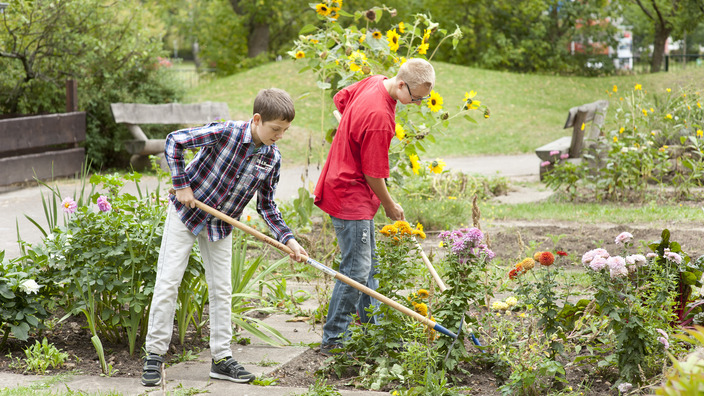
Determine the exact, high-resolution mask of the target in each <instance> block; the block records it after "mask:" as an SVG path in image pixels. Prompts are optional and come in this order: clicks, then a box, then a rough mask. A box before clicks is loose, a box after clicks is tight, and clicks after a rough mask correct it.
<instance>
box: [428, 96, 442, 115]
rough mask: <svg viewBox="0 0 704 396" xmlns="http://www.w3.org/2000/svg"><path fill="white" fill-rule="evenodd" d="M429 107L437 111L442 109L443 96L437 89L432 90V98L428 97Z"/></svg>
mask: <svg viewBox="0 0 704 396" xmlns="http://www.w3.org/2000/svg"><path fill="white" fill-rule="evenodd" d="M428 107H429V108H430V111H432V112H434V113H437V112H438V111H440V110H442V96H440V94H439V93H437V92H435V90H433V91H431V92H430V98H428Z"/></svg>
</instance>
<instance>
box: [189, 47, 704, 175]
mask: <svg viewBox="0 0 704 396" xmlns="http://www.w3.org/2000/svg"><path fill="white" fill-rule="evenodd" d="M303 65H304V64H303V63H296V62H294V61H291V60H287V61H283V62H275V63H269V64H266V65H263V66H260V67H257V68H254V69H250V70H247V71H245V72H242V73H239V74H236V75H232V76H228V77H224V78H218V79H214V80H212V81H210V82H206V83H204V84H200V85H198V86H196V87H194V88H193V89H191V90H189V91H188V96H187V98H186V99H185V102H199V101H206V100H210V101H224V102H227V104H228V105H229V107H230V113H231V115H232V118H233V119H242V118H247V117H249V116H250V115H251V111H252V110H251V109H252V103H253V101H254V96H255V95H256V94H257V92H258V91H259V90H260V89H262V88H269V87H279V88H282V89H285V90H286V91H288V92H289V93H290V94H291V95H292V96H293V97H294V100H295V102H296V113H297V114H296V119H295V120H294V122H293V125H294V127H295V128H292V130H291V133H290V134H289V136H287V137H286V138H284V139H283V140H282V141H280V142H279V143H278V145H279V147H280V148H281V150H282V152H283V154H284V158H286V159H287V162H289V163H294V164H303V163H305V158H306V151H307V147H308V144H309V137H310V136H311V134H312V136H313V138H312V139H311V145H312V146H313V148H314V149H313V152H314V153H315V155H316V156H317V155H320V153H321V152H322V153H323V154H322V155H325V154H327V146H325V145H322V144H321V143H320V142H321V141H322V137H321V136H322V134H321V130H322V129H326V128H330V127H331V126H332V125H333V124H332V123H333V117H332V116H331V115H330V111H331V109H332V107H331V106H332V104H331V103H332V100H331V99H330V98H329V97H326V98H325V105H324V107H321V102H322V94H321V92H320V90H319V89H317V87H316V85H315V81H314V79H313V75H312V74H311V73H309V72H304V73H301V74H299V73H298V70H299V69H300V67H302V66H303ZM434 65H435V68H436V71H437V86H436V91H438V92H439V93H440V95H442V96H443V99H444V108H445V109H446V110H448V111H449V112H450V113H451V114H454V112H455V111H456V108H459V106H460V105H462V103H463V99H464V93H465V92H467V91H469V90H475V91H477V93H478V94H477V96H476V98H475V99H477V100H480V101H481V102H482V103H483V104H486V105H488V106H489V107H490V108H491V118H489V119H486V120H485V119H484V118H483V117H482V116H481V114H478V113H477V114H476V116H475V118H476V119H478V121H479V123H478V124H470V123H468V122H466V121H464V120H462V119H457V120H456V122H454V123H453V124H452V125H451V127H450V130H449V132H448V134H447V135H446V136H440V137H439V138H438V141H437V144H435V145H432V146H431V147H430V148H429V152H428V153H427V156H426V158H434V157H440V158H449V157H460V156H466V155H489V154H518V153H529V152H532V151H533V150H534V149H535V148H537V147H539V146H541V145H543V144H545V143H548V142H550V141H552V140H555V139H556V138H558V137H561V136H566V135H568V134H569V131H568V130H564V129H562V126H563V125H564V122H565V119H566V117H567V111H568V110H569V109H570V108H571V107H574V106H578V105H580V104H584V103H590V102H593V101H596V100H600V99H612V100H614V99H615V100H618V97H617V96H614V97H612V98H609V95H608V92H611V90H612V87H613V86H614V85H617V86H618V88H619V90H618V94H619V95H625V94H627V93H628V92H630V91H631V90H632V88H633V86H634V85H635V84H636V83H638V84H642V85H643V88H644V89H646V90H648V91H650V92H664V90H665V88H677V87H678V86H684V85H689V84H693V83H695V82H697V83H698V84H700V85H702V86H704V84H703V83H702V82H703V81H704V68H689V69H686V70H680V71H676V72H669V73H664V72H663V73H657V74H643V75H630V76H612V77H597V78H587V77H563V76H547V75H533V74H517V73H508V72H497V71H491V70H482V69H475V68H470V67H464V66H458V65H452V64H446V63H439V62H436V63H435V64H434ZM321 114H326V115H327V117H326V119H325V125H324V128H321ZM608 119H609V117H608V115H607V124H608Z"/></svg>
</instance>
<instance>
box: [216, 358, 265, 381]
mask: <svg viewBox="0 0 704 396" xmlns="http://www.w3.org/2000/svg"><path fill="white" fill-rule="evenodd" d="M210 378H215V379H222V380H228V381H232V382H239V383H247V382H252V381H254V379H255V378H256V376H255V375H254V374H252V373H250V372H249V371H247V370H245V369H244V367H242V365H241V364H239V363H237V360H235V359H233V358H231V357H226V358H223V359H220V360H218V361H217V362H216V361H215V360H213V364H211V365H210Z"/></svg>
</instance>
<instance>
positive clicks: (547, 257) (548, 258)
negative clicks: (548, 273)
mask: <svg viewBox="0 0 704 396" xmlns="http://www.w3.org/2000/svg"><path fill="white" fill-rule="evenodd" d="M538 261H539V262H540V264H541V265H544V266H546V267H547V266H551V265H552V264H553V263H554V262H555V256H553V254H552V253H550V252H542V253H540V257H538Z"/></svg>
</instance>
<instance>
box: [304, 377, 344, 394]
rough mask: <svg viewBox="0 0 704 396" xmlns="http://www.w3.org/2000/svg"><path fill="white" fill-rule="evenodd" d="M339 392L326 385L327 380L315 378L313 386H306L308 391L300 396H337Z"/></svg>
mask: <svg viewBox="0 0 704 396" xmlns="http://www.w3.org/2000/svg"><path fill="white" fill-rule="evenodd" d="M339 395H340V392H339V391H338V390H337V389H335V387H334V386H332V385H328V384H327V380H325V379H322V378H316V379H315V383H314V384H310V385H308V391H307V392H306V393H302V394H301V396H339Z"/></svg>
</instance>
